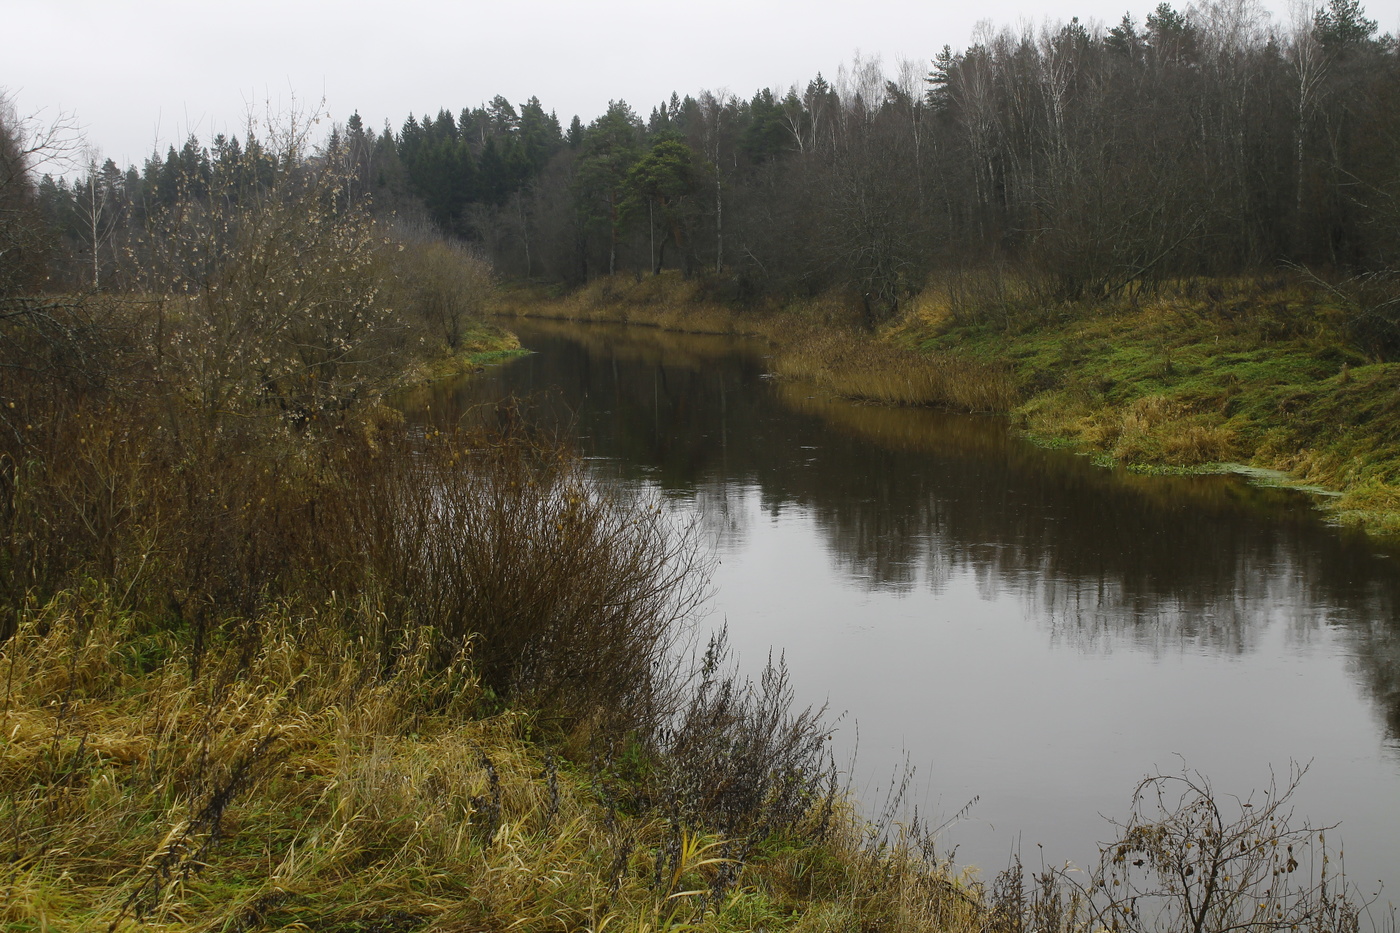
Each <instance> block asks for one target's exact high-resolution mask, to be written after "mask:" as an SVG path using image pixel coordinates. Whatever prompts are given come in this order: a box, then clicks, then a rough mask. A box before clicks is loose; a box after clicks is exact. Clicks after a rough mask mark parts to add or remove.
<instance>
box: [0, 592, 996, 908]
mask: <svg viewBox="0 0 1400 933" xmlns="http://www.w3.org/2000/svg"><path fill="white" fill-rule="evenodd" d="M360 611H361V610H360V609H358V608H357V607H355V606H353V605H346V604H336V603H328V604H324V605H321V606H318V607H306V606H293V605H290V604H288V605H284V606H281V607H277V608H272V609H269V610H268V611H266V612H264V613H261V614H259V615H258V616H257V617H255V618H250V619H246V620H243V622H242V623H241V625H240V626H239V632H238V633H237V635H233V633H230V634H229V637H227V638H220V639H219V640H218V641H217V643H216V644H212V645H210V646H208V647H207V648H206V649H205V652H204V657H203V664H202V671H201V672H200V673H199V674H198V675H194V674H192V672H191V668H190V665H189V663H188V659H189V648H190V646H189V644H188V642H186V641H185V640H184V639H182V638H181V636H180V634H179V633H176V632H172V631H170V629H169V628H168V626H166V625H164V624H162V623H161V622H160V621H159V620H156V619H153V618H151V617H149V616H148V615H146V614H144V613H141V612H132V611H130V610H126V609H123V608H122V607H121V606H120V605H119V604H118V603H117V602H116V601H115V600H114V599H112V598H111V597H110V596H107V595H99V594H76V593H67V594H63V595H61V596H59V597H57V598H56V599H54V600H53V601H51V602H50V603H48V604H47V605H45V606H42V607H34V608H32V609H30V610H27V611H25V612H24V613H22V614H21V619H20V622H19V625H18V628H17V630H16V631H15V633H14V635H13V636H12V637H11V638H10V640H9V641H8V642H7V643H6V645H5V647H4V650H3V658H2V659H0V660H3V665H4V669H5V676H6V682H7V702H6V707H5V712H4V714H3V728H4V736H5V738H4V740H3V743H2V744H0V792H3V794H4V797H3V802H0V815H3V817H4V825H5V830H4V847H5V850H6V856H7V859H6V861H7V863H8V864H7V865H6V867H5V868H4V869H3V870H0V871H3V873H2V874H0V923H3V925H4V926H5V928H6V929H7V930H14V931H24V930H32V931H39V930H55V931H57V930H148V929H160V930H241V931H251V930H267V929H283V928H287V927H293V926H294V927H295V928H297V929H309V930H321V931H344V933H369V931H381V933H391V931H393V933H397V931H413V930H494V929H519V930H526V931H529V930H605V929H609V930H626V931H642V930H661V929H671V930H681V929H697V928H702V927H703V928H704V929H712V930H734V931H749V930H755V929H760V928H767V929H773V930H778V929H785V930H786V929H791V930H837V929H854V928H866V929H873V928H886V929H908V930H935V929H938V930H964V929H965V930H972V929H975V928H976V927H977V924H976V923H975V922H974V918H975V915H976V913H977V911H976V910H975V908H976V906H977V903H976V900H975V898H974V896H973V895H972V894H970V893H968V892H966V891H965V890H964V889H963V888H962V887H960V886H958V885H957V884H955V883H954V882H952V881H950V880H949V879H947V877H946V876H945V875H944V874H942V873H939V872H937V871H932V872H931V871H930V870H929V868H930V866H928V865H927V864H926V863H925V862H924V861H923V860H922V859H921V858H920V857H919V856H918V854H917V852H915V851H912V850H910V849H909V848H908V847H906V846H903V845H901V844H899V843H898V842H896V844H895V845H893V846H885V847H874V848H872V847H871V845H870V839H869V837H868V836H867V834H866V832H865V828H864V826H863V824H862V823H861V822H860V821H859V820H857V819H855V818H854V817H853V816H852V815H851V813H850V812H849V811H848V810H847V809H845V808H844V806H842V805H841V804H840V803H839V802H834V801H829V802H828V803H829V804H830V805H829V806H827V807H825V808H823V807H821V806H818V807H812V808H809V811H808V812H807V813H805V814H804V815H803V816H802V817H801V818H800V819H796V820H794V821H793V822H791V823H790V824H788V825H786V826H783V827H781V828H779V829H776V830H775V831H773V832H770V833H766V834H764V835H762V836H761V837H757V838H756V839H752V840H750V839H747V838H746V837H745V836H744V834H742V833H740V832H737V831H736V832H733V833H730V834H725V833H722V832H717V831H714V830H711V829H706V828H705V827H704V826H703V825H697V824H695V823H693V822H687V821H682V820H680V819H678V818H677V816H676V814H675V813H668V812H667V811H666V809H664V808H662V807H660V806H653V805H648V804H647V803H646V802H645V799H644V795H645V792H646V791H647V790H648V788H649V787H651V786H652V785H654V784H656V783H658V781H659V779H657V778H648V777H645V776H641V775H639V774H638V773H636V772H635V770H633V771H631V772H629V771H628V770H627V769H628V763H627V762H620V761H614V762H604V763H600V762H596V761H595V762H593V763H592V764H591V765H590V764H589V763H587V762H582V763H580V762H576V761H573V760H570V759H569V758H568V757H566V756H561V755H560V754H559V749H558V747H557V746H554V745H551V744H550V743H549V742H548V741H545V740H543V739H542V738H541V735H542V733H547V732H548V730H547V728H546V727H545V726H544V725H542V723H541V721H540V719H539V717H538V716H537V715H534V714H531V713H528V712H525V711H523V710H521V709H515V708H512V709H504V710H502V709H499V705H498V704H495V703H493V702H492V701H491V699H490V696H489V693H488V692H487V690H486V688H485V687H484V685H483V683H482V681H481V679H480V678H479V677H478V676H477V675H476V674H475V673H474V670H473V664H472V660H471V657H470V654H469V653H465V654H463V655H462V656H461V657H459V659H458V661H457V663H454V664H452V665H448V666H445V667H443V666H439V665H437V664H435V663H434V660H433V650H432V648H431V640H430V639H422V640H418V641H416V642H413V643H411V644H408V645H405V646H404V648H405V650H404V651H403V652H402V654H401V656H400V657H399V659H398V660H397V662H396V663H395V664H394V665H393V667H392V669H388V670H385V669H382V668H381V666H380V664H379V663H378V658H376V657H374V656H372V655H367V653H366V652H365V650H364V647H363V643H362V642H361V641H359V640H357V639H354V638H350V637H347V634H346V631H345V621H346V619H347V618H353V617H355V616H356V615H357V614H358V613H359V612H360ZM362 621H364V622H366V623H368V622H370V620H368V619H364V620H362ZM493 708H494V709H495V711H494V712H493V711H492V710H493ZM633 764H635V762H633ZM687 802H690V801H686V800H684V799H682V800H680V801H677V803H678V804H683V803H687Z"/></svg>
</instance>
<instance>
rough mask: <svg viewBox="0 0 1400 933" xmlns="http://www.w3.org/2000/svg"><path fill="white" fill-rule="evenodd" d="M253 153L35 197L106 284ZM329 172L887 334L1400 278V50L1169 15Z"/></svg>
mask: <svg viewBox="0 0 1400 933" xmlns="http://www.w3.org/2000/svg"><path fill="white" fill-rule="evenodd" d="M258 145H259V144H258V142H257V140H256V139H253V138H249V139H246V140H245V141H243V142H242V143H240V141H239V140H237V139H228V138H224V137H218V138H216V139H214V140H213V142H212V144H211V146H210V147H208V148H205V147H203V146H201V144H200V143H199V142H198V141H197V140H195V139H193V138H192V139H190V140H188V141H187V142H186V143H185V144H184V146H183V147H181V148H180V149H178V150H177V149H175V148H174V147H171V148H170V150H169V151H168V152H167V154H166V156H165V157H164V159H160V158H154V157H153V158H152V159H150V160H148V161H147V162H146V163H145V165H144V167H143V168H142V170H140V171H138V170H136V169H135V168H129V169H126V170H124V171H123V170H121V169H119V168H118V167H117V166H116V165H115V164H113V163H112V162H110V161H108V162H107V163H106V164H105V165H103V166H97V165H95V164H94V165H92V166H91V171H90V173H89V175H88V177H87V178H86V179H84V180H80V181H78V182H76V183H74V184H72V185H68V184H67V183H65V182H64V181H61V180H60V181H53V180H52V179H46V180H45V181H44V183H43V185H42V186H41V190H40V192H39V198H40V201H41V203H42V205H43V206H44V209H45V211H46V214H47V216H48V217H49V218H50V220H51V223H52V224H54V226H55V227H56V228H58V229H62V230H63V231H65V233H64V236H65V237H66V239H67V242H68V243H69V246H70V251H71V252H72V253H73V255H74V256H87V257H89V258H90V261H91V265H92V268H91V269H90V270H88V277H89V278H91V279H92V280H93V281H97V280H99V279H100V278H101V274H102V264H103V260H102V259H100V258H98V257H100V256H102V255H103V249H104V246H105V244H106V240H105V239H104V238H105V237H106V236H107V234H106V233H105V232H104V231H106V229H107V225H117V224H119V223H121V221H120V220H119V219H118V218H120V217H129V218H132V219H139V218H140V216H141V215H142V213H143V212H145V211H149V210H150V209H151V205H159V204H161V203H164V202H166V201H168V200H169V199H171V198H174V197H176V194H175V192H177V191H178V190H180V188H181V186H182V185H184V186H190V185H202V184H206V183H207V182H206V179H209V178H211V177H213V176H214V175H216V174H217V173H218V172H219V171H220V166H221V165H224V164H225V163H229V162H234V163H237V162H239V161H240V160H246V158H247V157H248V156H249V155H250V154H253V153H254V150H255V149H256V147H257V146H258ZM318 158H320V159H324V160H327V161H334V162H337V163H340V164H343V165H345V167H346V174H347V177H348V178H349V179H350V183H349V185H348V187H347V191H346V197H347V198H350V199H359V198H369V199H370V200H371V202H372V204H373V209H374V210H375V211H376V212H378V213H387V212H394V213H396V215H397V216H399V217H414V216H418V217H421V218H423V219H424V220H425V221H427V222H430V223H431V224H432V225H434V226H435V227H436V228H437V229H438V230H440V231H442V232H444V233H446V234H449V235H451V236H454V237H459V238H462V239H465V240H469V241H472V242H474V243H475V244H477V245H478V246H479V247H480V248H482V249H483V250H484V251H485V252H486V253H487V254H488V255H489V256H490V258H491V259H492V260H493V261H494V263H495V266H496V268H497V269H498V270H499V271H500V272H502V273H503V274H506V275H508V276H511V277H515V278H522V279H531V280H539V281H548V282H561V283H569V284H576V283H578V282H581V281H584V280H587V279H589V278H592V277H595V276H598V275H602V274H607V273H612V272H617V271H631V272H636V273H638V274H640V273H643V272H646V271H659V270H661V269H667V268H669V269H679V270H682V271H684V272H686V273H687V274H689V273H693V272H696V271H700V270H710V271H712V272H714V273H716V276H715V279H714V281H715V284H716V287H717V290H718V292H719V294H720V296H721V297H731V298H739V299H745V298H757V297H763V296H768V295H778V296H784V297H786V296H792V295H798V294H814V293H818V292H821V291H824V290H829V289H832V288H844V289H848V290H849V291H850V293H851V295H852V298H853V299H857V300H859V301H860V302H861V303H862V305H863V307H864V309H865V311H866V313H867V315H868V318H869V320H870V322H871V323H874V322H877V321H879V320H881V319H884V318H887V317H889V316H891V315H893V314H895V313H896V312H897V310H898V308H899V306H900V304H901V302H903V301H905V300H906V299H907V298H908V297H909V296H910V295H912V294H914V293H916V292H918V291H919V290H920V289H922V288H924V287H925V285H926V284H927V283H928V281H929V279H930V276H932V275H935V274H938V275H941V276H944V277H953V278H955V277H957V276H959V275H967V274H969V273H985V272H987V271H988V270H996V272H997V275H998V276H999V277H1001V278H1006V277H1007V275H1008V274H1009V275H1011V276H1014V277H1015V278H1016V279H1017V281H1019V282H1022V283H1026V284H1028V285H1029V287H1030V288H1032V289H1033V290H1034V291H1035V293H1036V295H1037V297H1038V298H1040V299H1052V300H1056V299H1059V300H1080V299H1086V298H1087V299H1092V298H1097V297H1103V296H1108V295H1113V294H1115V293H1120V292H1122V291H1123V290H1131V289H1136V288H1139V287H1141V286H1143V285H1148V286H1150V285H1152V284H1153V283H1155V282H1158V281H1160V280H1162V279H1166V278H1172V277H1179V276H1183V275H1229V274H1238V273H1242V272H1254V271H1258V270H1260V269H1269V268H1274V267H1276V266H1277V265H1278V264H1280V263H1291V264H1297V265H1302V266H1306V267H1308V268H1310V269H1315V270H1319V271H1325V272H1328V273H1330V272H1341V273H1344V274H1350V273H1358V272H1376V271H1383V270H1393V269H1394V268H1395V267H1396V263H1397V259H1396V257H1397V252H1400V207H1397V205H1400V182H1397V181H1396V179H1397V178H1398V177H1400V171H1397V169H1400V57H1398V56H1397V49H1396V42H1395V40H1394V39H1393V38H1392V37H1390V36H1380V37H1378V35H1377V26H1376V23H1375V22H1374V21H1372V20H1369V19H1367V18H1366V17H1365V15H1364V10H1363V9H1362V7H1361V6H1360V0H1330V2H1329V4H1328V5H1327V6H1326V7H1325V8H1323V9H1319V10H1317V11H1316V12H1315V14H1314V15H1313V16H1312V17H1311V18H1308V19H1303V20H1300V21H1297V22H1294V23H1291V24H1285V25H1280V24H1275V23H1272V22H1270V21H1269V19H1268V18H1267V14H1265V13H1264V12H1263V11H1261V10H1260V8H1259V7H1257V6H1256V5H1254V4H1251V3H1248V2H1244V0H1213V2H1203V3H1200V4H1198V5H1193V6H1191V7H1190V8H1188V9H1187V10H1186V11H1184V12H1182V11H1178V10H1176V9H1174V8H1173V7H1171V6H1170V5H1169V4H1167V3H1162V4H1160V5H1159V6H1158V7H1157V8H1156V9H1155V10H1154V11H1153V12H1151V13H1149V14H1148V15H1147V16H1146V17H1145V19H1144V20H1143V21H1142V22H1141V23H1139V22H1137V21H1136V20H1135V19H1134V18H1133V17H1132V16H1129V15H1125V16H1124V17H1123V19H1122V21H1121V22H1119V23H1118V24H1117V25H1115V26H1113V27H1112V28H1107V29H1101V28H1098V27H1090V26H1087V25H1085V24H1084V23H1081V22H1080V21H1079V20H1078V19H1074V20H1071V21H1070V22H1069V23H1067V24H1060V25H1055V26H1048V25H1047V26H1043V27H1041V28H1039V29H1032V28H1030V27H1024V28H1022V29H1021V30H1020V31H1012V30H1010V29H1003V30H1002V31H1000V32H995V31H991V30H990V29H987V30H983V31H981V32H979V33H978V35H977V36H976V37H975V39H974V42H973V43H972V44H971V45H970V46H968V47H967V48H966V49H964V50H963V51H961V52H954V51H952V49H951V48H949V47H947V46H945V47H944V48H943V50H942V51H941V52H940V53H938V54H937V56H936V57H934V58H933V59H932V64H931V69H930V70H928V71H927V73H925V70H924V69H923V68H916V67H914V66H913V65H910V64H905V65H903V66H901V67H900V68H899V70H898V73H897V74H895V75H893V76H891V75H889V74H887V73H886V72H885V71H884V70H883V69H882V68H881V66H880V64H879V63H878V62H877V61H860V60H857V61H856V62H854V63H853V64H852V65H850V66H849V67H844V68H842V69H841V71H840V72H839V74H838V75H837V76H836V78H835V80H832V81H828V80H827V79H825V78H823V77H822V76H821V75H818V76H817V77H816V78H814V79H813V80H812V81H810V82H809V83H808V84H807V85H806V87H805V88H801V89H799V88H797V87H793V88H789V89H788V90H787V91H786V92H782V91H776V90H772V89H764V90H761V91H759V92H758V93H756V94H754V95H753V96H752V97H751V98H749V99H742V98H737V97H734V96H731V95H729V94H727V93H711V92H704V93H701V94H699V95H698V96H686V97H680V96H678V95H676V94H673V95H672V96H671V98H670V99H669V100H668V101H665V102H663V103H661V104H659V105H657V106H655V107H654V108H652V110H651V112H650V115H649V116H648V117H647V118H645V119H643V118H642V116H641V115H640V114H639V113H638V112H637V111H636V110H634V109H633V108H632V107H631V106H629V105H628V104H627V103H626V102H623V101H616V102H614V103H613V104H612V105H611V106H610V107H609V108H608V110H607V112H606V113H604V114H603V115H601V116H599V117H597V118H596V119H594V120H593V121H592V122H591V123H588V124H587V125H584V124H583V123H582V121H581V120H580V119H579V118H577V117H575V118H574V119H573V120H572V122H571V123H570V124H569V125H568V127H567V128H565V127H564V126H563V125H562V124H561V123H560V121H559V120H558V119H557V118H556V116H555V115H554V114H553V113H550V112H546V111H545V109H544V107H543V105H542V104H541V103H540V101H539V100H538V99H537V98H531V99H530V101H529V102H527V103H526V104H524V105H523V106H521V107H520V108H519V109H518V110H517V109H516V108H515V107H514V106H513V105H512V104H511V103H510V102H509V101H507V100H506V99H505V98H503V97H499V96H498V97H496V98H495V99H494V100H493V101H492V102H491V103H490V104H489V105H486V106H482V107H477V108H468V109H463V110H461V111H460V112H458V113H457V114H455V115H454V114H453V113H452V112H451V111H448V110H440V111H438V113H437V114H436V115H435V116H429V115H427V114H424V115H422V116H421V117H416V116H413V115H410V116H409V117H408V118H407V119H406V120H405V121H404V122H403V124H402V126H401V127H400V128H399V129H397V130H394V129H392V128H390V127H389V126H387V125H386V127H385V128H384V129H383V130H382V131H380V132H376V131H375V130H374V129H372V128H369V127H366V126H365V125H364V124H363V122H362V121H361V119H360V118H359V116H358V114H357V115H354V116H352V117H351V118H350V119H349V120H348V121H347V122H346V124H345V125H344V126H341V127H337V128H336V130H335V131H334V132H333V133H332V134H331V136H330V138H329V139H328V140H327V141H325V143H324V144H323V145H322V147H321V150H320V152H319V154H318ZM76 265H77V264H76V263H75V264H74V268H76ZM983 287H985V286H983Z"/></svg>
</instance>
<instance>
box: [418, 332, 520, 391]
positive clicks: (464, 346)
mask: <svg viewBox="0 0 1400 933" xmlns="http://www.w3.org/2000/svg"><path fill="white" fill-rule="evenodd" d="M526 352H527V351H525V350H524V349H522V348H521V346H520V341H519V340H518V339H517V338H516V336H515V335H514V334H512V333H510V332H509V331H506V330H503V329H501V328H499V327H493V326H492V325H490V324H486V323H477V324H474V325H473V326H472V327H470V328H469V329H468V330H467V331H466V332H465V333H463V334H462V337H461V341H460V342H459V343H458V344H457V346H456V347H455V348H454V347H443V348H442V349H441V351H440V352H439V353H437V354H436V355H434V356H433V357H432V358H431V359H428V360H426V361H424V362H422V363H420V364H419V365H418V366H416V367H414V369H413V370H412V371H411V372H410V373H409V374H408V376H407V377H406V378H405V382H407V383H410V384H412V383H424V382H436V381H438V380H439V379H447V378H450V377H452V376H461V375H465V374H467V373H473V372H476V371H478V370H479V369H481V368H482V367H483V366H490V365H492V364H494V363H501V362H504V361H505V360H509V359H514V358H515V357H517V356H521V355H523V354H524V353H526Z"/></svg>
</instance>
